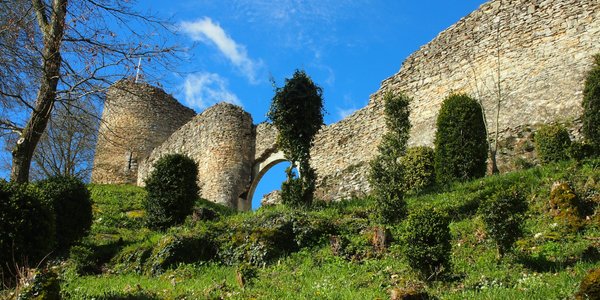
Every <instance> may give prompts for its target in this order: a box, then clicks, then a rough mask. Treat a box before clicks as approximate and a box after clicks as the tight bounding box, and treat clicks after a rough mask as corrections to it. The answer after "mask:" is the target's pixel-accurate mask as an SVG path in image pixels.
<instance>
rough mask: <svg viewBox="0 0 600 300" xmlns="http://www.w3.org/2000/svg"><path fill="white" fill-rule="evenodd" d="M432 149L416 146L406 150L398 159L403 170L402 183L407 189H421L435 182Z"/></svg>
mask: <svg viewBox="0 0 600 300" xmlns="http://www.w3.org/2000/svg"><path fill="white" fill-rule="evenodd" d="M433 161H434V151H433V149H432V148H430V147H425V146H418V147H411V148H408V149H407V150H406V154H405V155H404V156H402V158H401V159H400V163H401V165H402V167H403V170H404V185H405V186H406V190H407V191H421V190H423V189H425V188H428V187H430V186H432V185H433V184H434V183H435V166H434V163H433Z"/></svg>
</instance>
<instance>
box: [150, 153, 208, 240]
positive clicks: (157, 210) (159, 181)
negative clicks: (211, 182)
mask: <svg viewBox="0 0 600 300" xmlns="http://www.w3.org/2000/svg"><path fill="white" fill-rule="evenodd" d="M197 176H198V169H197V165H196V162H194V160H192V159H191V158H189V157H187V156H184V155H181V154H169V155H165V156H163V157H161V158H160V159H159V160H158V161H157V162H156V163H155V164H154V171H152V173H151V174H150V176H149V177H148V179H146V191H148V196H147V198H146V201H145V203H144V207H145V210H146V218H147V224H148V226H149V227H151V228H154V229H166V228H168V227H170V226H172V225H175V224H179V223H182V222H183V221H184V220H185V217H186V216H187V215H189V214H191V213H192V207H193V206H194V202H195V201H196V198H198V192H199V188H198V184H197V183H196V180H197Z"/></svg>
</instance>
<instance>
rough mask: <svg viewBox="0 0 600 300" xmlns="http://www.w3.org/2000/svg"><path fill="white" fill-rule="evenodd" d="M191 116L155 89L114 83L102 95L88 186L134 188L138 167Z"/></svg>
mask: <svg viewBox="0 0 600 300" xmlns="http://www.w3.org/2000/svg"><path fill="white" fill-rule="evenodd" d="M194 115H195V112H194V111H193V110H191V109H189V108H187V107H185V106H183V105H181V104H179V102H177V100H175V99H174V98H173V97H172V96H171V95H168V94H167V93H165V92H164V91H163V90H161V89H159V88H156V87H153V86H151V85H149V84H146V83H134V82H132V81H129V80H121V81H119V82H117V83H116V84H114V85H113V86H111V87H110V88H109V89H108V92H107V93H106V103H105V105H104V111H103V113H102V122H101V124H100V129H99V134H98V143H97V145H96V156H95V158H94V168H93V171H92V182H94V183H111V184H120V183H131V184H135V183H136V182H137V177H138V176H137V175H138V174H137V173H138V163H139V162H140V161H142V160H143V159H145V158H147V157H148V156H149V155H150V153H151V152H152V150H153V149H154V148H156V147H157V146H158V145H160V144H162V143H163V142H164V141H165V140H166V139H167V138H168V137H169V136H170V135H171V134H172V133H173V132H174V131H176V130H177V129H178V128H179V127H181V126H182V125H183V124H185V123H187V122H188V121H189V120H190V119H191V118H192V117H193V116H194Z"/></svg>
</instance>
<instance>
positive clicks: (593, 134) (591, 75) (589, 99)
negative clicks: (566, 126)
mask: <svg viewBox="0 0 600 300" xmlns="http://www.w3.org/2000/svg"><path fill="white" fill-rule="evenodd" d="M582 104H583V128H582V132H583V134H584V136H585V138H586V139H587V140H588V141H589V142H590V144H592V145H594V146H595V147H596V148H598V147H600V54H596V55H595V56H594V66H593V67H592V69H591V70H590V71H589V72H588V74H587V77H586V79H585V87H584V89H583V103H582Z"/></svg>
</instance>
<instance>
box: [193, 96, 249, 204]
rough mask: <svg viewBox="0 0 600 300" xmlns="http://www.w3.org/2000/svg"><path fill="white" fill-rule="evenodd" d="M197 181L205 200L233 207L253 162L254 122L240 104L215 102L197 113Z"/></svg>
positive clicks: (247, 178) (241, 191) (247, 179)
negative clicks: (199, 125) (198, 123)
mask: <svg viewBox="0 0 600 300" xmlns="http://www.w3.org/2000/svg"><path fill="white" fill-rule="evenodd" d="M199 117H200V119H201V122H200V123H201V131H202V134H201V135H200V141H199V144H200V145H201V147H200V149H201V152H202V154H201V157H199V158H198V171H199V172H198V177H199V178H198V180H199V182H200V183H201V189H202V191H201V194H202V197H203V198H205V199H209V200H211V201H214V202H217V203H220V204H224V205H227V206H230V207H234V208H235V207H237V203H238V200H239V198H240V197H242V198H243V197H244V195H242V194H243V193H244V192H245V191H246V189H247V187H248V184H249V182H250V177H251V176H252V162H253V161H254V142H255V141H254V125H253V122H252V117H251V116H250V114H249V113H247V112H246V111H244V110H243V109H242V108H241V107H239V106H236V105H232V104H229V103H219V104H217V105H215V106H212V107H210V108H208V109H206V110H205V111H204V112H203V113H202V115H201V116H199Z"/></svg>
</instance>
